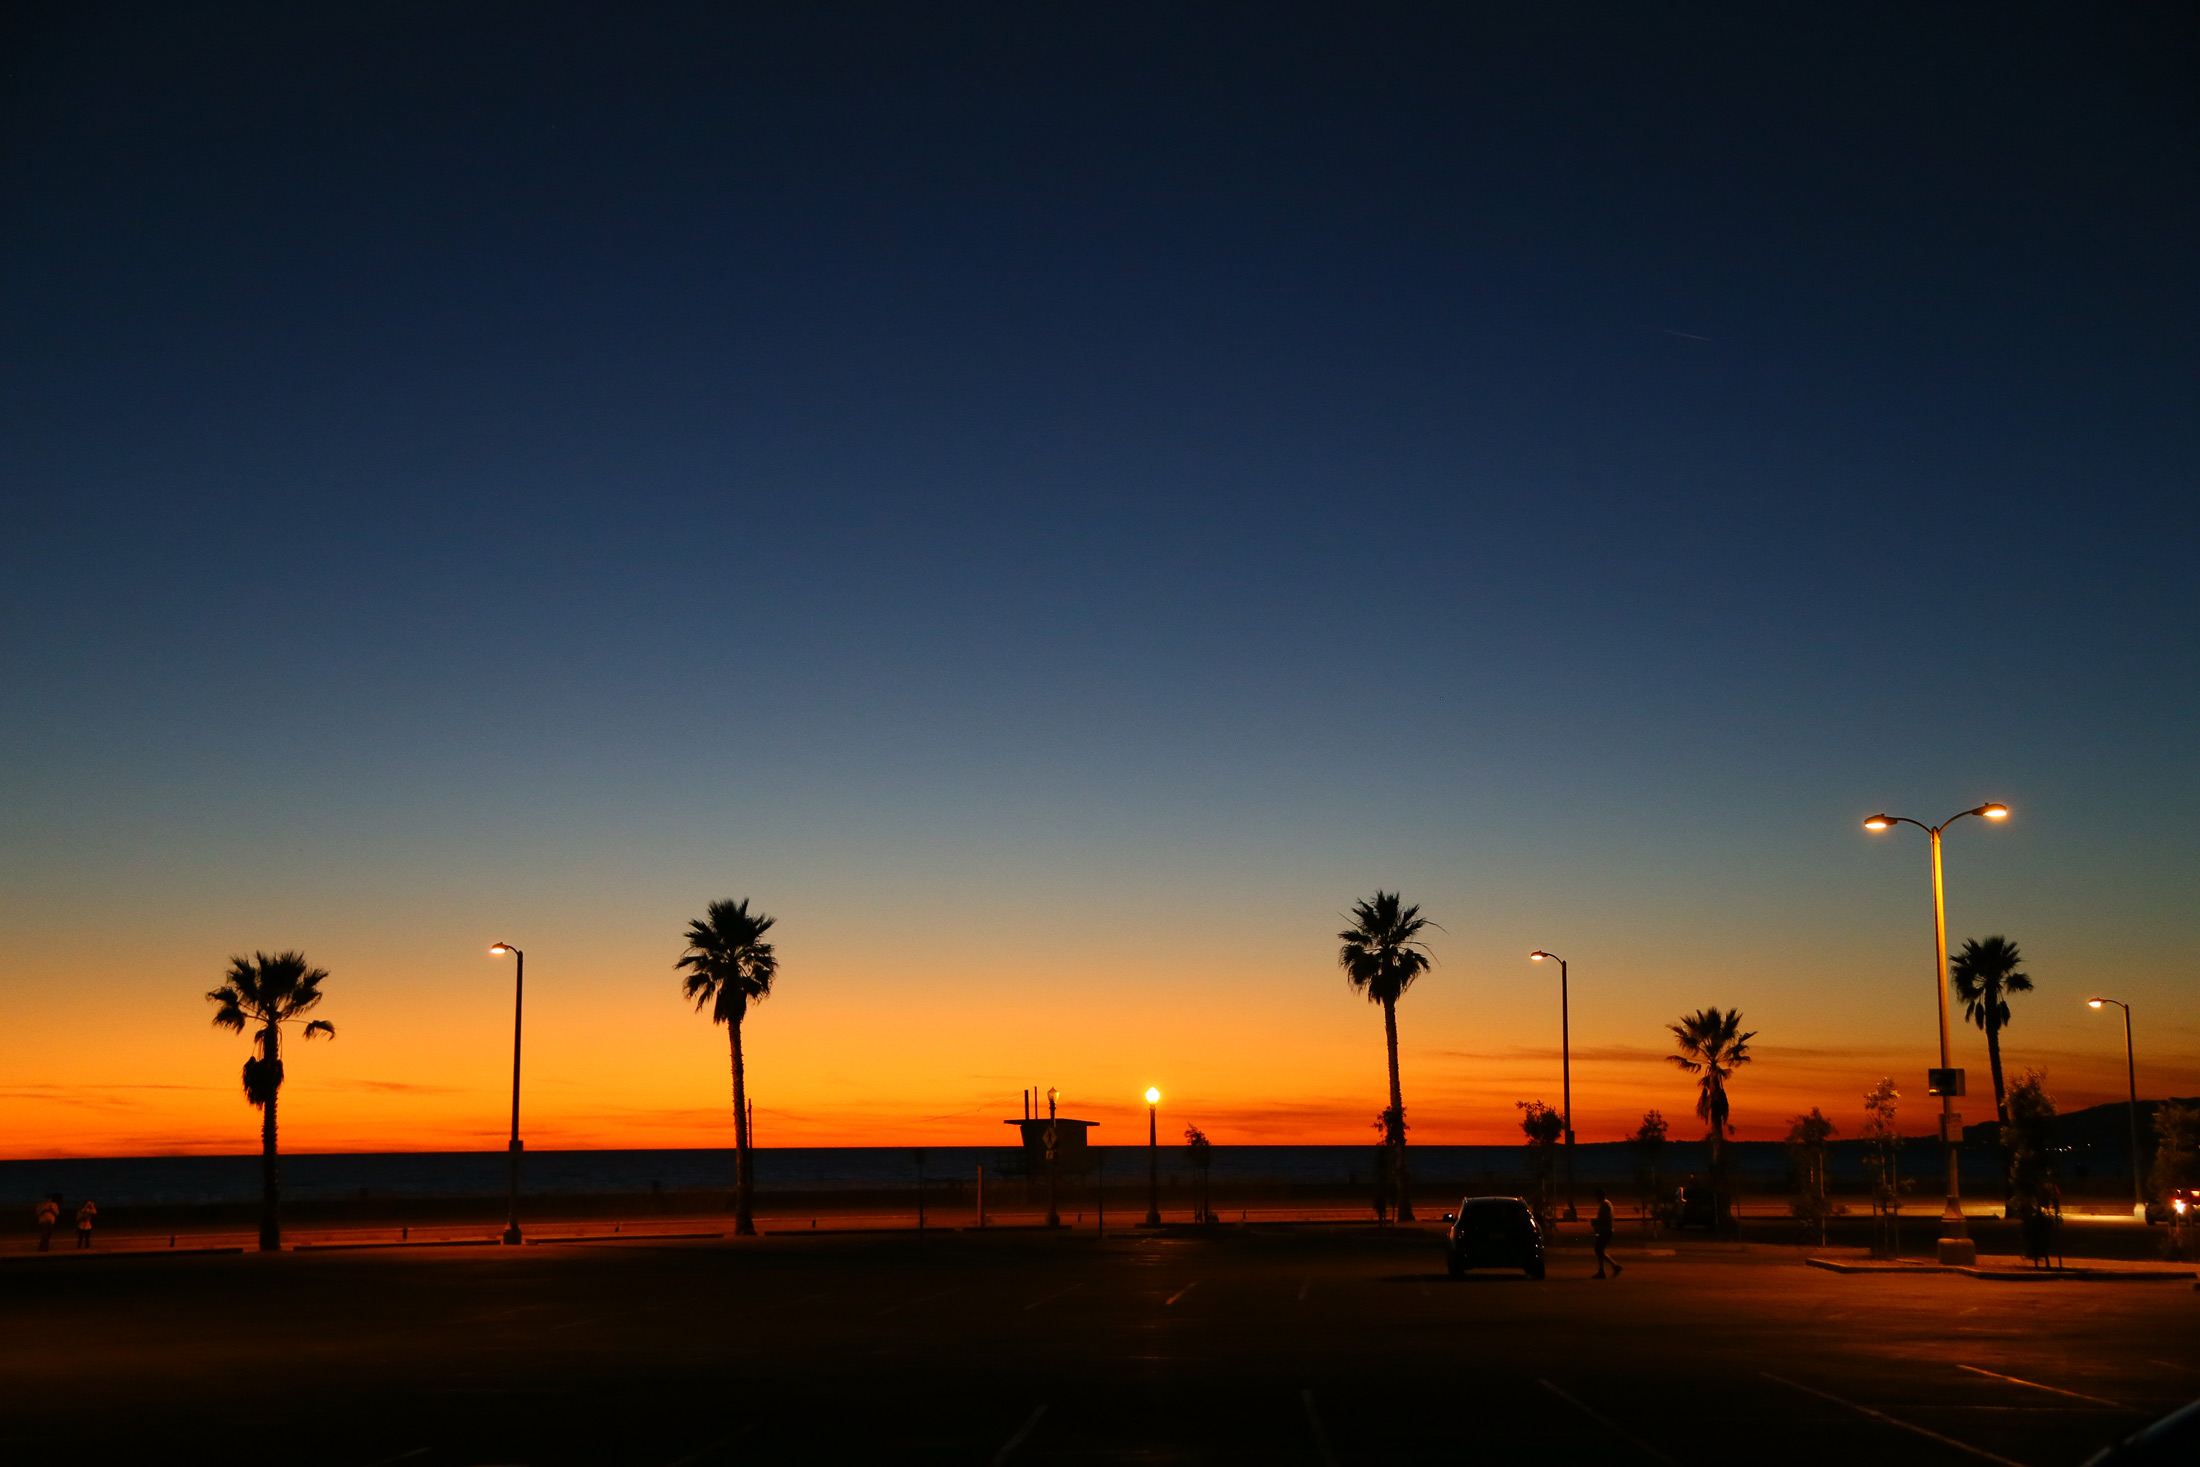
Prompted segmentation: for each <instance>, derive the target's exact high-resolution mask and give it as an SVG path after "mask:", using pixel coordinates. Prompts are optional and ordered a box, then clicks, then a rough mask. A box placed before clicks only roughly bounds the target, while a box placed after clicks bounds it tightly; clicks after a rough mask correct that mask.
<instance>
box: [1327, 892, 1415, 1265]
mask: <svg viewBox="0 0 2200 1467" xmlns="http://www.w3.org/2000/svg"><path fill="white" fill-rule="evenodd" d="M1432 925H1433V924H1432V923H1430V921H1429V920H1428V919H1427V918H1426V917H1424V916H1422V915H1421V909H1420V907H1418V906H1411V907H1408V906H1402V905H1401V904H1400V902H1399V896H1398V893H1397V892H1394V891H1380V890H1378V891H1377V892H1376V893H1375V899H1374V900H1373V901H1369V902H1359V903H1356V904H1355V905H1354V906H1353V908H1352V925H1351V926H1350V927H1347V928H1345V930H1344V931H1342V932H1340V933H1338V934H1337V940H1338V941H1339V942H1340V943H1342V944H1344V945H1343V946H1342V947H1340V948H1339V949H1338V950H1337V966H1338V967H1340V968H1342V969H1344V975H1345V978H1346V979H1347V980H1348V981H1349V982H1350V983H1351V984H1352V988H1353V990H1354V991H1355V992H1357V993H1363V994H1365V995H1367V1000H1368V1002H1369V1003H1379V1004H1381V1005H1382V1006H1383V1038H1384V1040H1385V1042H1386V1043H1387V1044H1388V1045H1389V1046H1390V1109H1389V1110H1388V1111H1386V1112H1384V1120H1385V1121H1386V1123H1387V1126H1388V1134H1387V1135H1386V1136H1385V1138H1384V1139H1385V1140H1386V1141H1387V1142H1388V1144H1389V1146H1390V1156H1391V1171H1392V1175H1393V1179H1394V1181H1395V1182H1396V1184H1397V1197H1398V1208H1397V1215H1398V1221H1400V1222H1411V1221H1413V1200H1412V1198H1411V1197H1409V1196H1408V1195H1407V1192H1406V1101H1405V1093H1404V1091H1403V1090H1401V1089H1400V1088H1399V1085H1398V1000H1399V999H1400V998H1401V997H1402V996H1404V994H1405V991H1406V990H1407V989H1408V988H1411V987H1412V986H1413V980H1414V979H1416V978H1418V977H1420V976H1421V975H1422V974H1423V973H1426V972H1427V971H1428V969H1429V956H1428V946H1427V944H1425V943H1423V942H1422V941H1421V934H1422V933H1423V932H1424V931H1426V930H1427V929H1428V928H1429V927H1430V926H1432Z"/></svg>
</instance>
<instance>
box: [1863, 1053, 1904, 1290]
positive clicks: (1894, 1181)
mask: <svg viewBox="0 0 2200 1467" xmlns="http://www.w3.org/2000/svg"><path fill="white" fill-rule="evenodd" d="M1901 1098H1902V1092H1901V1091H1899V1090H1897V1089H1895V1088H1894V1081H1893V1080H1892V1079H1882V1080H1881V1081H1880V1082H1879V1083H1878V1084H1877V1085H1874V1086H1872V1088H1871V1089H1869V1090H1867V1091H1865V1092H1864V1170H1865V1173H1866V1174H1867V1175H1868V1176H1869V1177H1870V1178H1871V1188H1872V1257H1874V1258H1893V1257H1895V1256H1896V1255H1897V1254H1898V1253H1899V1252H1900V1251H1901V1247H1902V1237H1901V1226H1902V1223H1901V1218H1902V1167H1901V1163H1902V1137H1901V1134H1900V1133H1899V1132H1897V1131H1896V1130H1895V1126H1894V1112H1895V1104H1894V1103H1895V1102H1896V1101H1897V1100H1900V1099H1901Z"/></svg>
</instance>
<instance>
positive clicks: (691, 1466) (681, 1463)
mask: <svg viewBox="0 0 2200 1467" xmlns="http://www.w3.org/2000/svg"><path fill="white" fill-rule="evenodd" d="M754 1430H756V1423H755V1422H753V1421H752V1422H750V1423H749V1424H748V1425H747V1426H744V1427H742V1428H741V1429H740V1430H739V1431H736V1432H732V1433H730V1434H728V1435H726V1436H722V1437H720V1438H718V1440H716V1441H714V1442H712V1443H711V1444H710V1445H709V1446H707V1447H702V1448H700V1449H698V1450H696V1451H692V1452H690V1453H688V1454H687V1455H686V1456H685V1457H675V1458H673V1459H672V1460H671V1461H670V1462H667V1463H666V1464H665V1467H695V1464H696V1463H697V1462H702V1461H705V1460H707V1459H709V1458H711V1457H715V1456H717V1455H718V1454H719V1453H720V1452H722V1451H724V1450H725V1449H726V1448H728V1447H730V1446H732V1445H733V1444H734V1443H735V1442H737V1441H739V1440H741V1438H743V1437H745V1436H747V1435H748V1434H749V1433H750V1432H752V1431H754Z"/></svg>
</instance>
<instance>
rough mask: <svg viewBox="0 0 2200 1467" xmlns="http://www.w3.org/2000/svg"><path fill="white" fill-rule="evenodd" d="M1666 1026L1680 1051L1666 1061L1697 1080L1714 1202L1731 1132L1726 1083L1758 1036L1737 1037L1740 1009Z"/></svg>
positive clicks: (1743, 1062)
mask: <svg viewBox="0 0 2200 1467" xmlns="http://www.w3.org/2000/svg"><path fill="white" fill-rule="evenodd" d="M1666 1027H1667V1028H1668V1029H1670V1030H1672V1031H1673V1042H1674V1043H1675V1044H1676V1045H1678V1046H1679V1050H1678V1052H1677V1053H1674V1054H1669V1055H1667V1056H1666V1058H1667V1059H1669V1060H1671V1061H1672V1062H1673V1063H1674V1064H1676V1065H1678V1066H1680V1068H1681V1069H1682V1070H1683V1071H1685V1072H1686V1073H1688V1074H1691V1075H1694V1076H1695V1077H1696V1091H1697V1094H1696V1114H1697V1116H1698V1117H1700V1118H1701V1119H1702V1120H1704V1121H1706V1122H1708V1123H1709V1124H1710V1126H1711V1175H1712V1178H1713V1181H1712V1191H1713V1196H1714V1201H1716V1197H1717V1193H1718V1189H1719V1181H1718V1179H1719V1178H1721V1177H1723V1176H1724V1175H1725V1166H1726V1134H1727V1132H1729V1131H1731V1130H1732V1129H1733V1127H1732V1126H1730V1125H1729V1124H1728V1123H1727V1119H1726V1117H1727V1103H1726V1082H1727V1080H1728V1079H1729V1078H1731V1077H1732V1075H1733V1074H1734V1072H1735V1071H1736V1070H1738V1069H1740V1068H1741V1067H1742V1066H1743V1065H1746V1064H1748V1063H1749V1060H1750V1053H1749V1041H1750V1040H1752V1039H1755V1038H1756V1037H1757V1031H1756V1030H1754V1029H1752V1030H1750V1031H1749V1032H1748V1033H1747V1034H1744V1033H1743V1032H1742V1011H1741V1010H1740V1009H1728V1010H1727V1011H1726V1012H1724V1013H1721V1012H1720V1011H1719V1010H1718V1009H1717V1008H1708V1009H1700V1010H1698V1011H1697V1012H1695V1013H1693V1014H1684V1015H1683V1016H1682V1017H1681V1021H1680V1022H1679V1023H1677V1024H1668V1025H1667V1026H1666ZM1713 1216H1714V1217H1715V1218H1717V1217H1722V1216H1723V1210H1722V1209H1716V1208H1715V1209H1714V1213H1713Z"/></svg>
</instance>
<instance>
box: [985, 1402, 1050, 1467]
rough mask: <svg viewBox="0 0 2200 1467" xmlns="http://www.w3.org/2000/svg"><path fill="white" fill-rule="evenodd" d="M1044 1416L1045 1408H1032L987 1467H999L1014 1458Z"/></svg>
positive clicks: (1037, 1427) (1041, 1406)
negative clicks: (1017, 1450)
mask: <svg viewBox="0 0 2200 1467" xmlns="http://www.w3.org/2000/svg"><path fill="white" fill-rule="evenodd" d="M1046 1414H1047V1408H1046V1407H1045V1406H1043V1405H1040V1406H1034V1407H1032V1408H1031V1414H1030V1415H1029V1416H1026V1417H1025V1418H1024V1424H1023V1425H1022V1426H1019V1427H1017V1428H1016V1434H1015V1435H1014V1436H1012V1437H1010V1438H1009V1439H1008V1440H1007V1441H1005V1442H1002V1443H1001V1449H1000V1450H999V1451H997V1452H995V1453H994V1454H993V1460H992V1462H990V1463H989V1464H987V1467H1001V1464H1002V1463H1003V1462H1006V1461H1007V1460H1008V1459H1009V1458H1010V1457H1012V1456H1014V1455H1015V1452H1016V1449H1017V1448H1018V1447H1020V1446H1022V1445H1023V1444H1024V1441H1025V1439H1026V1438H1028V1437H1029V1436H1030V1435H1031V1434H1032V1433H1033V1432H1035V1431H1037V1430H1038V1429H1039V1418H1040V1417H1042V1416H1044V1415H1046Z"/></svg>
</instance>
